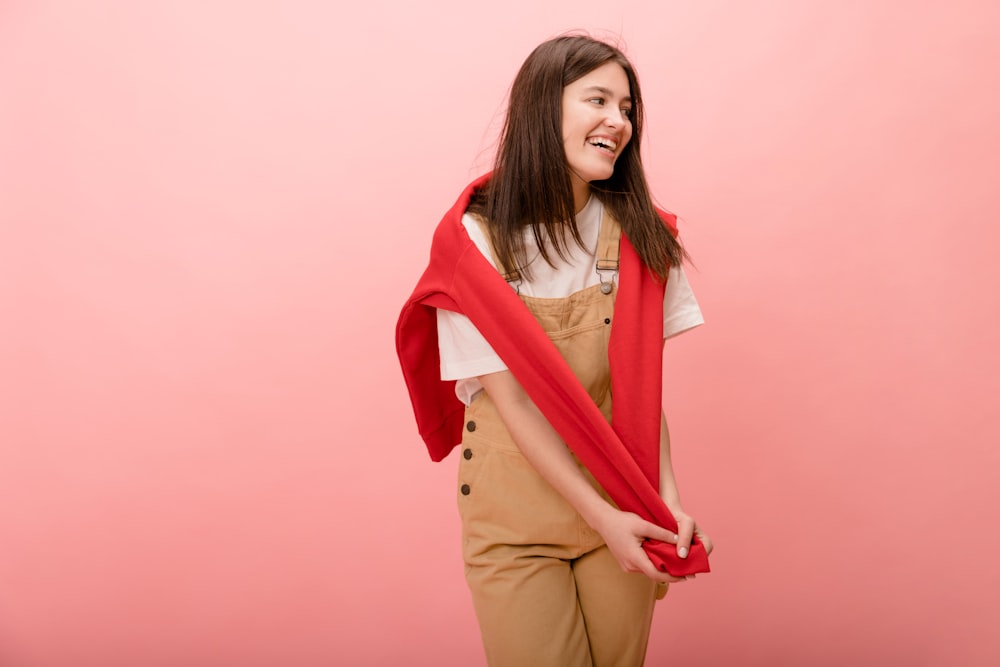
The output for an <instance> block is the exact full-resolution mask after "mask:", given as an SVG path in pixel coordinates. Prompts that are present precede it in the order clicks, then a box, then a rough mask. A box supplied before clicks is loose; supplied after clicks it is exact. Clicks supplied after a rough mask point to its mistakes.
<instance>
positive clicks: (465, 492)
mask: <svg viewBox="0 0 1000 667" xmlns="http://www.w3.org/2000/svg"><path fill="white" fill-rule="evenodd" d="M460 490H461V492H462V495H463V496H467V495H469V493H471V492H472V489H470V488H469V485H468V484H463V485H462V488H461V489H460Z"/></svg>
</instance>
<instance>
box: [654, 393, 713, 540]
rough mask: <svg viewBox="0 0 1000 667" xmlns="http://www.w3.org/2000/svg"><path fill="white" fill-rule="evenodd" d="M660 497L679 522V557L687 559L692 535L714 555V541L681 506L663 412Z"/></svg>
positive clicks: (668, 433)
mask: <svg viewBox="0 0 1000 667" xmlns="http://www.w3.org/2000/svg"><path fill="white" fill-rule="evenodd" d="M660 497H661V498H663V502H664V503H665V504H666V506H667V509H669V510H670V513H671V514H673V515H674V519H676V520H677V555H678V556H680V557H681V558H687V555H688V550H689V549H690V547H691V536H692V535H697V536H698V539H700V540H701V541H702V543H703V544H704V545H705V552H706V553H709V554H710V553H712V540H710V539H709V537H708V535H705V534H704V533H703V532H702V531H701V529H700V528H698V524H697V523H695V520H694V519H692V518H691V517H690V516H688V514H687V512H685V511H684V508H683V507H682V506H681V494H680V492H679V491H678V490H677V479H676V478H675V477H674V464H673V461H671V459H670V430H669V429H668V428H667V416H666V415H665V414H664V413H663V411H662V410H661V411H660Z"/></svg>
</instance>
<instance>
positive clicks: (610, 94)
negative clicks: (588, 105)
mask: <svg viewBox="0 0 1000 667" xmlns="http://www.w3.org/2000/svg"><path fill="white" fill-rule="evenodd" d="M583 90H584V91H585V92H586V91H590V90H596V91H597V92H599V93H603V94H605V95H607V96H608V97H614V96H615V94H614V92H613V91H612V90H611V89H610V88H605V87H604V86H587V87H586V88H584V89H583ZM622 99H623V100H628V101H629V102H631V101H632V96H631V95H626V96H625V97H623V98H622Z"/></svg>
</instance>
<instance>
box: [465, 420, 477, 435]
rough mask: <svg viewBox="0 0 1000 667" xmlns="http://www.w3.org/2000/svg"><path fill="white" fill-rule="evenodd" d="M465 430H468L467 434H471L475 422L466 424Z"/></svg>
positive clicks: (474, 428) (474, 427)
mask: <svg viewBox="0 0 1000 667" xmlns="http://www.w3.org/2000/svg"><path fill="white" fill-rule="evenodd" d="M465 428H466V429H468V431H469V433H472V432H473V431H475V430H476V422H473V421H470V422H469V423H468V424H466V425H465Z"/></svg>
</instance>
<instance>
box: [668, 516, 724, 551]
mask: <svg viewBox="0 0 1000 667" xmlns="http://www.w3.org/2000/svg"><path fill="white" fill-rule="evenodd" d="M667 509H669V510H670V513H671V514H673V515H674V519H676V521H677V542H676V543H675V544H676V545H677V555H678V556H679V557H680V558H687V556H688V553H689V552H690V551H691V538H692V536H694V535H697V536H698V539H699V540H701V543H702V544H703V545H704V546H705V554H706V555H711V553H712V549H713V548H714V545H713V544H712V540H711V539H710V538H709V537H708V535H706V534H705V533H704V532H703V531H702V530H701V528H699V527H698V524H697V523H696V522H695V520H694V519H692V518H691V516H690V515H689V514H688V513H687V512H685V511H684V510H682V509H680V508H679V507H670V506H669V505H668V506H667Z"/></svg>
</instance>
